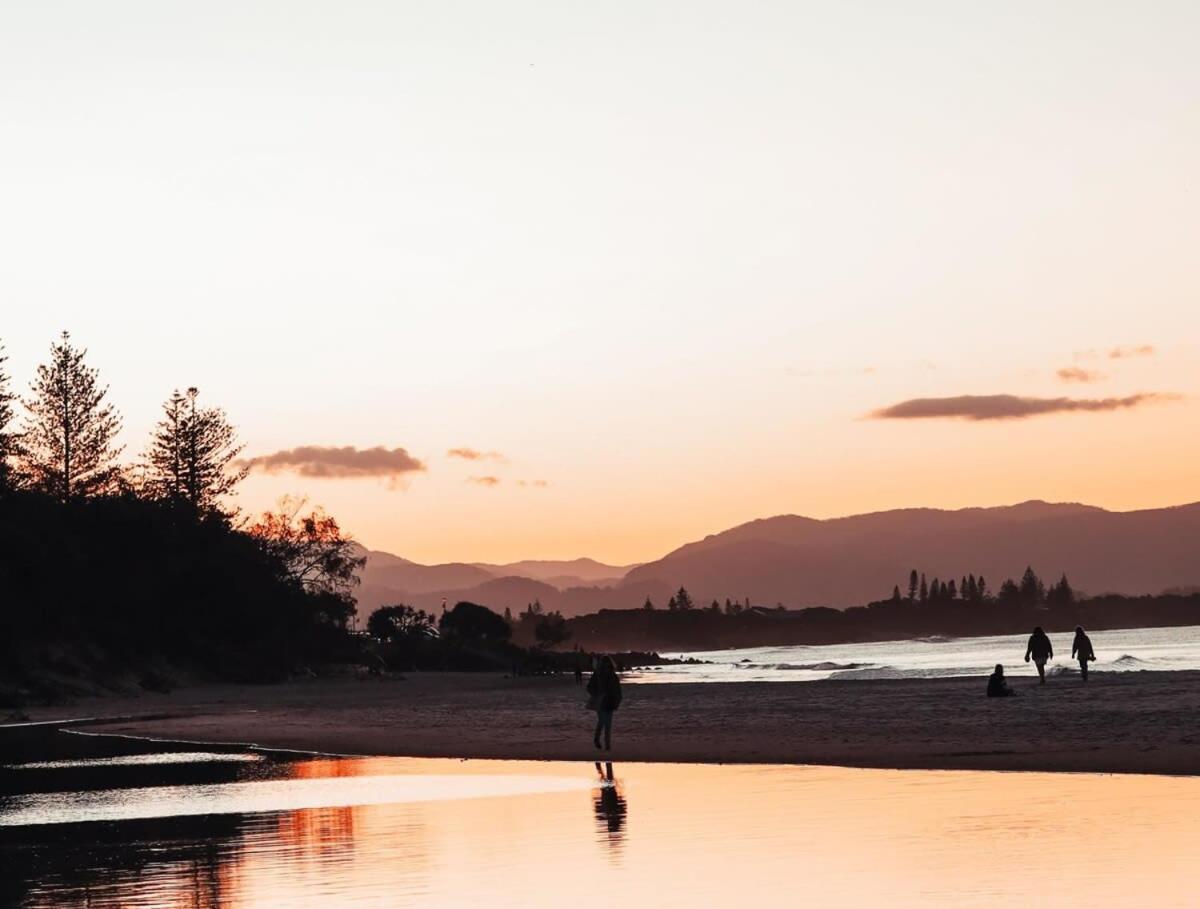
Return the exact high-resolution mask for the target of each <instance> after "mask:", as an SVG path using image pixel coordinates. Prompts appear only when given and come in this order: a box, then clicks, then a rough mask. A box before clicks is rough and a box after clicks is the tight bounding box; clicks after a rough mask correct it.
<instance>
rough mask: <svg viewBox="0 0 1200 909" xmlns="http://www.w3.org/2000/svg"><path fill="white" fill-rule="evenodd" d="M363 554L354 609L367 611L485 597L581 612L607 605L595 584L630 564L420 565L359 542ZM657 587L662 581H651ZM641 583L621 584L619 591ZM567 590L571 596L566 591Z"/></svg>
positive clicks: (490, 601)
mask: <svg viewBox="0 0 1200 909" xmlns="http://www.w3.org/2000/svg"><path fill="white" fill-rule="evenodd" d="M359 554H360V555H363V556H366V559H367V564H366V566H365V568H364V569H363V571H362V573H361V575H360V580H361V585H360V587H359V588H358V590H357V591H356V596H357V597H358V611H359V613H360V614H361V615H364V616H365V615H367V614H369V613H370V612H371V611H372V610H374V609H376V608H378V607H379V606H382V605H385V604H388V603H400V602H403V603H408V604H410V605H414V606H419V607H421V608H424V609H433V608H437V607H439V606H440V605H441V603H442V600H443V599H444V600H446V601H448V602H449V603H450V604H451V605H453V604H454V603H456V602H458V601H460V600H470V601H471V602H476V603H484V604H486V605H488V606H490V607H492V608H493V609H496V610H503V609H505V608H506V607H507V608H509V609H512V610H513V611H514V612H516V611H518V610H520V609H524V608H525V606H526V605H527V604H528V603H532V602H533V601H534V600H538V601H540V602H541V603H542V605H543V606H544V607H545V608H546V609H547V610H552V609H562V610H563V611H564V612H565V613H566V614H567V615H580V614H582V613H581V612H580V610H583V611H584V612H587V611H595V610H596V609H600V608H603V607H605V606H608V605H611V604H610V602H609V601H608V600H607V599H604V600H603V602H601V601H600V600H598V599H597V593H596V592H595V588H597V587H600V588H603V589H608V588H609V587H611V586H612V585H613V584H615V583H617V582H618V581H620V580H621V579H622V578H624V576H625V574H626V572H627V571H628V570H629V568H630V567H631V566H620V565H606V564H604V563H603V562H597V561H596V560H595V559H587V558H582V559H571V560H561V561H555V560H545V559H543V560H528V561H523V562H513V563H511V564H507V565H497V564H488V563H466V562H447V563H444V564H440V565H422V564H419V563H417V562H412V561H409V560H408V559H404V558H401V557H400V556H397V555H393V554H392V553H388V552H380V551H377V550H368V549H366V548H361V547H360V553H359ZM650 586H651V588H653V589H654V590H655V591H658V587H659V586H660V585H657V584H652V585H650ZM639 589H641V587H640V586H638V585H633V586H631V587H630V588H629V589H628V590H624V591H623V592H622V594H621V596H622V597H625V596H630V595H632V594H633V593H634V592H636V591H637V590H639ZM564 592H569V596H564Z"/></svg>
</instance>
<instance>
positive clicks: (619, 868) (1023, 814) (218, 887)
mask: <svg viewBox="0 0 1200 909" xmlns="http://www.w3.org/2000/svg"><path fill="white" fill-rule="evenodd" d="M131 773H136V774H141V776H139V777H137V778H133V777H131V776H130V774H131ZM106 774H114V775H119V777H118V776H114V777H113V780H112V781H113V782H114V783H116V782H117V781H118V779H119V782H120V786H116V785H113V786H111V787H106V786H105V775H106ZM610 777H611V779H610ZM0 792H7V793H9V794H8V795H6V796H0V824H3V826H0V869H2V872H3V873H2V875H0V877H2V880H3V888H4V889H3V891H0V901H2V902H3V903H4V904H5V905H8V904H9V903H12V904H15V905H23V906H28V907H42V906H85V905H86V906H95V907H116V906H128V907H209V906H244V907H267V906H271V907H276V906H277V907H312V906H348V907H367V906H371V907H376V906H379V907H382V906H404V905H414V906H483V905H489V906H563V905H571V906H614V905H616V906H630V905H655V906H689V907H695V906H708V905H747V904H750V905H762V904H766V905H793V904H799V903H810V902H816V903H819V902H820V901H830V902H833V901H836V902H837V903H838V904H840V905H844V906H857V905H888V906H914V907H915V906H946V907H950V906H954V907H959V906H1022V907H1027V906H1028V905H1030V904H1031V903H1047V904H1053V905H1058V906H1084V905H1087V906H1097V905H1103V906H1146V905H1154V906H1192V905H1195V874H1194V858H1193V855H1194V850H1195V843H1196V842H1197V837H1198V836H1200V779H1192V778H1170V777H1150V776H1098V775H1083V774H1080V775H1051V774H999V773H973V772H930V771H881V770H850V769H837V768H824V767H787V766H692V765H687V766H685V765H666V764H661V765H653V764H620V763H617V764H614V765H613V766H612V768H611V771H610V770H609V768H608V767H606V766H605V765H598V766H594V765H592V764H586V763H580V764H575V763H530V762H501V761H469V762H468V761H447V760H418V759H396V758H370V759H339V758H314V759H304V760H296V761H288V762H279V761H274V760H270V761H249V760H248V761H237V760H234V761H225V762H216V761H211V760H208V761H199V762H197V763H195V764H192V765H189V764H188V763H187V762H186V761H184V760H181V759H180V757H179V755H172V756H171V758H170V762H169V763H162V764H159V765H156V764H155V763H154V762H153V761H149V760H145V761H143V762H142V764H141V765H140V766H138V767H136V768H131V767H129V766H128V765H126V766H107V767H106V766H99V767H97V766H93V767H87V768H81V767H57V768H54V767H37V768H27V769H15V770H6V771H5V772H4V775H3V776H0ZM98 807H99V808H101V809H103V810H102V811H99V812H98V811H97V808H98ZM122 810H124V814H121V813H120V812H121V811H122ZM217 811H220V812H225V813H214V812H217ZM112 812H117V814H116V815H114V814H113V813H112ZM114 817H123V818H125V819H121V820H118V819H112V818H114ZM88 818H91V820H86V819H88ZM100 818H110V819H107V820H102V819H100Z"/></svg>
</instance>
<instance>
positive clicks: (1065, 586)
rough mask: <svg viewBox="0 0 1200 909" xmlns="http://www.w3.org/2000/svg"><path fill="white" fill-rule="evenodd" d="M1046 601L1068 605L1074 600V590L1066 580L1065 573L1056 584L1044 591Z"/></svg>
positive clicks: (1056, 604)
mask: <svg viewBox="0 0 1200 909" xmlns="http://www.w3.org/2000/svg"><path fill="white" fill-rule="evenodd" d="M1046 602H1047V603H1051V604H1053V605H1055V606H1069V605H1071V604H1072V603H1074V602H1075V591H1074V590H1072V589H1071V585H1070V583H1069V582H1068V581H1067V576H1066V575H1065V574H1064V575H1063V576H1062V579H1061V580H1060V581H1059V582H1058V583H1057V584H1055V585H1054V586H1053V587H1051V588H1050V590H1049V591H1047V592H1046Z"/></svg>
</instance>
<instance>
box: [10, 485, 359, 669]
mask: <svg viewBox="0 0 1200 909" xmlns="http://www.w3.org/2000/svg"><path fill="white" fill-rule="evenodd" d="M0 553H2V557H0V659H2V660H3V663H2V664H0V665H2V666H3V669H2V670H0V672H2V673H3V675H4V676H5V677H7V678H8V679H9V680H10V681H16V682H18V683H21V682H22V680H26V679H31V678H36V677H37V676H38V674H39V673H41V672H45V671H48V670H49V671H53V672H55V673H56V674H58V675H59V676H64V675H65V676H78V677H80V678H84V677H87V678H93V679H95V678H103V677H105V676H106V675H109V674H112V675H116V674H117V673H125V674H128V673H131V672H132V673H137V672H138V671H139V667H142V668H144V667H149V666H153V665H156V664H158V663H159V662H165V663H166V664H169V665H170V666H173V667H179V668H182V669H184V670H186V671H187V672H189V673H190V674H197V675H201V676H206V677H216V678H227V679H236V680H265V679H273V678H280V677H282V676H284V675H285V674H286V673H287V672H288V671H289V670H292V669H294V668H297V667H299V666H304V665H308V664H309V663H313V662H320V661H327V660H333V659H340V658H345V655H346V653H347V652H348V651H349V650H352V649H353V643H352V641H351V639H350V637H349V636H348V635H347V633H346V631H345V625H346V621H347V619H348V617H349V616H350V614H351V610H352V608H353V600H351V599H348V598H346V597H344V596H340V595H338V593H336V592H331V591H328V590H324V591H317V590H313V589H310V588H307V587H306V586H305V585H304V584H303V583H301V582H300V581H299V580H297V579H294V578H292V577H291V576H290V575H289V573H288V567H287V566H286V565H284V564H281V561H280V559H279V557H278V556H277V555H275V554H274V553H272V552H271V551H270V550H269V549H268V548H266V547H264V546H263V545H262V542H261V540H259V539H256V538H255V537H253V536H251V535H249V534H246V533H242V532H240V531H238V530H235V529H234V528H232V527H231V526H230V524H229V522H228V521H227V520H226V519H225V518H223V517H222V516H221V515H219V514H212V515H209V516H206V517H202V518H199V519H197V518H195V516H184V515H181V514H180V512H179V511H178V510H177V509H173V508H171V507H170V506H169V505H168V504H166V503H162V502H156V501H148V500H146V499H141V498H137V497H135V496H133V495H131V494H125V495H118V496H101V497H96V498H91V499H79V500H76V501H72V502H67V503H63V502H61V501H58V500H57V498H56V497H54V496H51V495H46V494H42V493H37V492H32V491H18V492H15V493H12V494H10V495H9V496H7V497H6V498H5V499H4V501H3V503H2V504H0ZM152 675H153V674H151V675H150V676H148V677H152Z"/></svg>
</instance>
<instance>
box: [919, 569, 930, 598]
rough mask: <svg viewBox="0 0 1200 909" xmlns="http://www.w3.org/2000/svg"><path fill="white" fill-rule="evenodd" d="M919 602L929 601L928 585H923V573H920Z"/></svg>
mask: <svg viewBox="0 0 1200 909" xmlns="http://www.w3.org/2000/svg"><path fill="white" fill-rule="evenodd" d="M920 597H921V602H922V603H924V602H926V601H927V600H928V599H929V585H928V584H926V583H925V572H923V571H922V572H921V593H920Z"/></svg>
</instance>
